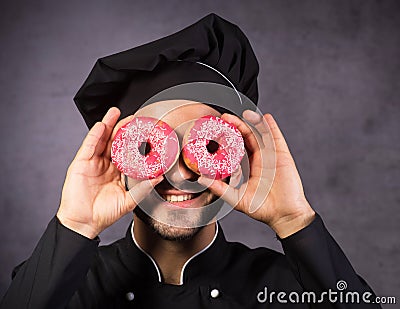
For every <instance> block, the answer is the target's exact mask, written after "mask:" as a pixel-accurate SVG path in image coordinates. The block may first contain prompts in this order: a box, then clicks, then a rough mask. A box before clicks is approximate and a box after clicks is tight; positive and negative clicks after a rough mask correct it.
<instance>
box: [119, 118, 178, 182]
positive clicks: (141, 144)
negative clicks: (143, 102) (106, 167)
mask: <svg viewBox="0 0 400 309" xmlns="http://www.w3.org/2000/svg"><path fill="white" fill-rule="evenodd" d="M178 156H179V141H178V137H177V135H176V133H175V131H174V130H173V129H172V128H171V127H170V126H169V125H168V124H166V123H165V122H163V121H161V120H158V119H155V118H152V117H135V118H133V119H132V120H131V121H130V122H128V123H127V124H125V125H124V126H122V127H121V128H120V129H119V130H118V131H117V133H116V135H115V137H114V139H113V142H112V144H111V161H112V163H114V165H115V166H116V167H117V169H118V170H119V171H120V172H121V173H123V174H125V175H127V176H128V177H130V178H133V179H140V180H144V179H152V178H156V177H158V176H159V175H162V174H164V173H166V172H167V171H168V170H169V169H170V168H171V167H172V166H173V165H174V163H175V162H176V160H177V159H178Z"/></svg>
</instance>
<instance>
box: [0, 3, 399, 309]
mask: <svg viewBox="0 0 400 309" xmlns="http://www.w3.org/2000/svg"><path fill="white" fill-rule="evenodd" d="M214 2H215V3H214ZM210 12H215V13H217V14H220V15H221V16H222V17H224V18H226V19H228V20H230V21H232V22H233V23H236V24H237V25H239V26H240V27H241V29H242V30H243V31H244V32H245V33H246V34H247V36H248V37H249V39H250V42H251V43H252V46H253V48H254V50H255V53H256V55H257V57H258V59H259V62H260V69H261V74H260V78H259V88H260V106H261V109H262V110H263V111H264V112H270V113H272V114H273V115H275V117H276V119H277V121H278V124H279V125H280V127H281V129H282V131H283V133H284V135H285V136H286V139H287V142H288V144H289V147H290V149H291V151H292V154H293V156H294V158H295V160H296V163H297V167H298V169H299V171H300V174H301V176H302V180H303V183H304V187H305V191H306V195H307V197H308V199H309V201H310V203H311V205H312V206H313V207H314V208H315V209H316V211H318V212H319V213H320V214H321V216H322V217H323V218H324V221H325V223H326V225H327V227H328V229H329V230H330V231H331V233H332V234H333V235H334V237H335V239H336V240H337V241H338V242H339V243H340V245H341V246H342V248H343V250H344V251H345V253H346V254H347V256H348V257H349V258H350V260H351V261H352V264H353V266H354V268H355V269H356V271H357V272H359V273H360V274H362V276H363V277H364V278H365V279H366V280H367V282H369V283H370V284H371V285H372V287H373V288H374V290H375V291H376V293H377V294H378V295H381V296H389V295H393V296H397V300H398V301H400V297H399V290H400V280H399V278H400V266H399V263H398V262H399V260H400V259H399V258H400V243H399V240H398V237H399V236H398V235H399V223H398V222H399V219H400V215H399V211H398V207H399V204H400V203H399V202H400V187H399V180H400V179H399V165H400V164H399V154H400V152H399V149H400V143H399V142H400V139H399V127H400V123H399V119H400V117H399V116H400V115H399V114H400V102H399V97H400V2H398V1H241V2H240V1H218V2H217V1H198V2H192V1H185V2H184V1H182V2H179V1H159V2H157V1H152V0H147V1H143V2H136V1H79V2H75V1H58V2H56V1H26V2H25V3H24V2H19V1H14V2H12V3H11V2H9V3H4V2H2V3H1V8H0V39H1V49H0V64H1V69H0V102H1V103H0V104H1V121H0V125H1V130H0V132H1V133H0V134H1V141H2V145H3V146H2V155H1V156H0V166H1V177H0V179H1V180H0V201H1V204H0V237H1V241H0V253H1V254H0V296H1V295H3V293H4V292H5V289H6V288H7V286H8V285H9V283H10V273H11V269H12V267H13V266H14V265H16V264H18V263H19V262H21V261H22V260H24V259H25V258H27V257H28V256H29V255H30V253H31V252H32V250H33V248H34V246H35V244H36V243H37V241H38V239H39V238H40V235H41V234H42V232H43V231H44V229H45V227H46V225H47V223H48V221H49V220H50V219H51V218H52V217H53V216H54V214H55V213H56V210H57V207H58V203H59V198H60V192H61V188H62V184H63V180H64V176H65V172H66V169H67V167H68V165H69V163H70V161H71V160H72V158H73V156H74V154H75V151H76V150H77V149H78V147H79V144H80V142H81V141H82V139H83V137H84V136H85V134H86V132H87V128H86V126H85V125H84V122H83V120H82V119H81V117H80V115H79V113H78V111H77V109H76V107H75V106H74V104H73V102H72V97H73V96H74V94H75V93H76V91H77V90H78V88H79V87H80V86H81V84H82V83H83V81H84V79H85V78H86V76H87V74H88V73H89V71H90V69H91V67H92V65H93V64H94V62H95V60H96V59H97V58H99V57H102V56H105V55H109V54H111V53H114V52H118V51H121V50H125V49H128V48H131V47H133V46H136V45H139V44H143V43H146V42H148V41H151V40H154V39H157V38H159V37H162V36H165V35H168V34H170V33H173V32H175V31H177V30H179V29H181V28H183V27H185V26H187V25H189V24H191V23H193V22H194V21H197V20H198V19H199V18H201V17H203V16H204V15H206V14H207V13H210ZM129 220H130V218H128V217H126V218H124V219H122V220H121V222H119V224H116V225H115V226H113V227H112V228H110V229H109V230H107V231H106V232H105V233H103V235H102V236H101V237H102V240H103V243H109V242H111V241H112V240H114V239H117V238H119V237H121V236H122V235H123V234H124V233H125V228H126V226H127V224H128V221H129ZM222 225H223V227H224V228H225V229H224V231H225V234H226V235H227V238H228V239H229V240H239V241H242V242H245V243H246V244H248V245H249V246H251V247H255V246H269V247H272V248H275V249H276V250H281V249H280V244H279V242H278V241H277V240H276V239H275V238H274V234H273V233H272V232H271V231H270V230H269V228H268V227H267V226H265V225H263V224H261V223H259V222H255V221H252V220H251V219H248V218H247V217H245V216H244V215H242V214H239V213H236V212H234V213H231V214H230V215H229V216H228V217H226V218H224V219H223V220H222ZM388 307H391V308H394V306H388Z"/></svg>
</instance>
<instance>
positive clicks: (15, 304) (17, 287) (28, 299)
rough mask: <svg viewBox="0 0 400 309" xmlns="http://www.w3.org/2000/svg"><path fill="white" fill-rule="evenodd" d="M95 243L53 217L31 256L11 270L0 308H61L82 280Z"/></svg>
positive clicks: (95, 245)
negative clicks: (11, 275)
mask: <svg viewBox="0 0 400 309" xmlns="http://www.w3.org/2000/svg"><path fill="white" fill-rule="evenodd" d="M98 243H99V239H98V238H96V239H95V240H91V239H88V238H86V237H84V236H81V235H80V234H77V233H75V232H73V231H71V230H69V229H67V228H66V227H64V226H62V225H61V224H60V223H59V221H58V219H57V218H56V217H54V218H53V219H52V220H51V221H50V223H49V225H48V226H47V229H46V231H45V232H44V234H43V236H42V237H41V239H40V241H39V243H38V244H37V246H36V248H35V249H34V251H33V253H32V255H31V257H30V258H29V259H28V260H27V261H25V262H24V263H23V264H22V265H21V266H19V267H18V269H17V270H15V271H14V272H13V281H12V284H11V286H10V287H9V289H8V291H7V293H6V294H5V296H4V298H3V300H2V302H1V305H0V308H2V309H5V308H10V309H11V308H64V307H65V306H66V305H67V303H68V300H69V299H70V298H71V297H72V295H73V293H74V292H75V291H76V290H77V289H78V286H79V284H80V283H81V282H82V281H83V280H84V278H85V276H86V273H87V271H88V269H89V267H90V264H91V261H92V259H93V257H94V256H95V254H96V252H97V246H98Z"/></svg>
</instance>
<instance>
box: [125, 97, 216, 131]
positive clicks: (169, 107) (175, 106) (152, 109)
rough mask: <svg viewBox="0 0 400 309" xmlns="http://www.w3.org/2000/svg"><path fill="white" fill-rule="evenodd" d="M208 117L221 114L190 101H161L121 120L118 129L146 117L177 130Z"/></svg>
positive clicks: (204, 105) (206, 106)
mask: <svg viewBox="0 0 400 309" xmlns="http://www.w3.org/2000/svg"><path fill="white" fill-rule="evenodd" d="M206 115H214V116H220V115H221V114H220V113H219V112H218V111H217V110H215V109H214V108H212V107H210V106H208V105H206V104H204V103H199V102H194V101H188V100H168V101H159V102H155V103H151V104H149V105H146V106H144V107H142V108H141V109H139V110H138V111H137V112H136V113H135V114H134V115H133V116H132V115H131V116H128V117H126V118H124V119H122V120H120V122H119V123H118V124H117V127H121V126H122V125H124V124H125V123H126V122H128V121H130V120H131V119H132V118H133V117H138V116H146V117H153V118H156V119H159V120H162V121H164V122H166V123H167V124H168V125H169V126H171V127H172V128H173V129H175V128H177V127H179V126H180V125H183V124H184V123H186V122H189V121H191V120H195V119H198V118H200V117H202V116H206Z"/></svg>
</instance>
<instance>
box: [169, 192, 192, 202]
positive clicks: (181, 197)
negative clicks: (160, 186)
mask: <svg viewBox="0 0 400 309" xmlns="http://www.w3.org/2000/svg"><path fill="white" fill-rule="evenodd" d="M162 197H163V199H164V200H166V201H167V202H183V201H187V200H191V199H192V198H194V195H193V194H188V195H163V196H162Z"/></svg>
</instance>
